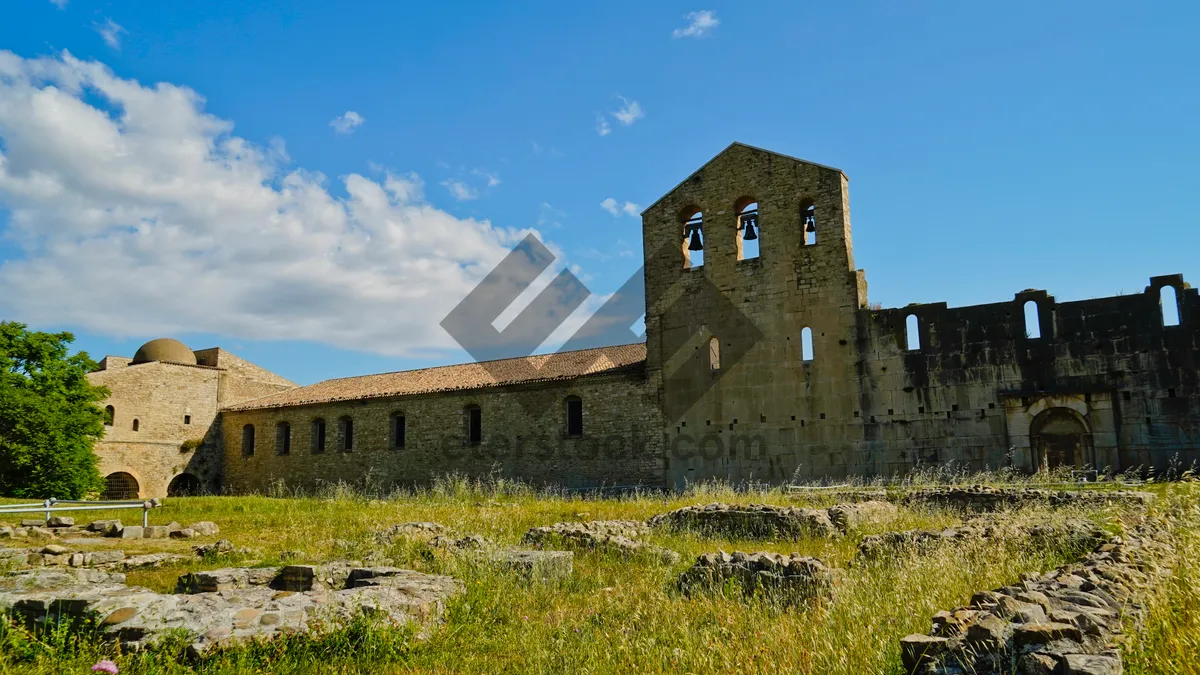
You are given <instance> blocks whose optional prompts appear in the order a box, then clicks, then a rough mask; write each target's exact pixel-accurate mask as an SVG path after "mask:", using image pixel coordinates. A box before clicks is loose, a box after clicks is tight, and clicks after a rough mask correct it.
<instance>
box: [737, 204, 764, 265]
mask: <svg viewBox="0 0 1200 675" xmlns="http://www.w3.org/2000/svg"><path fill="white" fill-rule="evenodd" d="M737 214H738V222H737V229H736V230H735V231H734V243H735V244H736V247H735V248H736V250H737V259H738V260H752V259H754V258H757V257H758V252H759V243H760V241H761V240H760V237H762V227H760V226H759V222H758V202H750V203H748V204H746V205H745V206H743V207H742V208H740V209H738V210H737Z"/></svg>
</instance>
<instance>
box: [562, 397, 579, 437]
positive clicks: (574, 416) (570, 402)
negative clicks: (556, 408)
mask: <svg viewBox="0 0 1200 675" xmlns="http://www.w3.org/2000/svg"><path fill="white" fill-rule="evenodd" d="M565 402H566V408H567V438H582V437H583V399H581V398H579V397H578V396H568V397H567V398H566V399H565Z"/></svg>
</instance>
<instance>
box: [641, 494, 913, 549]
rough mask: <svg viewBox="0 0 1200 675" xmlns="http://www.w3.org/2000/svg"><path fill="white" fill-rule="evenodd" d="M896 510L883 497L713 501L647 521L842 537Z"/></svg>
mask: <svg viewBox="0 0 1200 675" xmlns="http://www.w3.org/2000/svg"><path fill="white" fill-rule="evenodd" d="M896 513H897V511H896V507H895V506H893V505H892V504H889V503H887V502H880V501H867V502H859V503H852V504H838V505H837V506H834V507H831V508H829V509H808V508H803V507H797V506H791V507H783V506H771V505H767V504H749V505H740V504H721V503H714V504H705V505H703V506H700V505H697V506H685V507H683V508H681V509H676V510H674V511H670V512H668V513H660V514H658V515H656V516H654V517H652V518H651V519H650V520H649V521H647V522H648V523H649V524H650V526H651V527H668V528H671V529H675V530H691V531H696V532H701V533H706V534H722V535H725V536H729V537H737V538H742V537H744V538H751V539H790V540H796V539H800V538H802V537H817V538H836V537H840V536H842V535H843V534H846V533H847V532H849V531H850V530H851V529H855V528H857V527H860V526H862V525H863V524H865V523H867V522H875V521H882V520H889V519H891V518H893V517H895V515H896Z"/></svg>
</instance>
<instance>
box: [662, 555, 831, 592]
mask: <svg viewBox="0 0 1200 675" xmlns="http://www.w3.org/2000/svg"><path fill="white" fill-rule="evenodd" d="M834 581H835V578H834V573H833V570H831V569H830V568H829V567H828V566H827V565H826V564H825V563H823V562H821V561H820V560H817V559H816V558H809V557H805V556H801V555H799V554H795V553H793V554H792V555H790V556H785V555H781V554H779V553H767V552H763V553H743V552H742V551H734V552H733V553H725V552H724V551H720V552H717V553H705V554H704V555H701V556H700V557H699V558H697V559H696V563H695V564H694V565H692V567H691V568H689V569H688V570H687V571H685V572H684V573H683V574H682V575H680V577H679V580H678V586H679V589H680V590H681V591H683V592H684V593H685V594H692V593H694V592H696V591H712V590H716V589H720V588H722V587H724V586H725V585H726V584H728V583H732V584H734V585H735V586H737V587H739V588H740V589H741V591H742V592H743V593H745V594H747V595H753V594H755V593H763V594H765V595H767V596H768V597H771V598H774V599H778V600H782V601H785V602H798V601H803V600H807V599H809V598H814V597H821V596H827V595H829V594H830V592H831V591H832V589H833V585H834Z"/></svg>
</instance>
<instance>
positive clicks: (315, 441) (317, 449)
mask: <svg viewBox="0 0 1200 675" xmlns="http://www.w3.org/2000/svg"><path fill="white" fill-rule="evenodd" d="M312 451H313V454H315V455H319V454H321V453H322V452H325V420H323V419H321V418H320V417H318V418H317V419H315V420H313V422H312Z"/></svg>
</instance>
